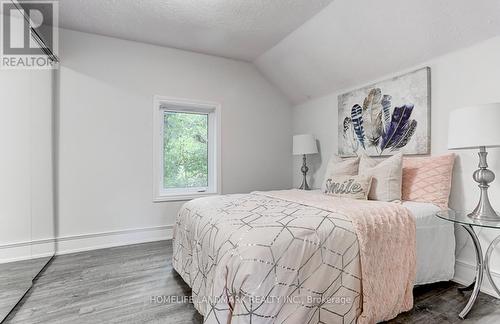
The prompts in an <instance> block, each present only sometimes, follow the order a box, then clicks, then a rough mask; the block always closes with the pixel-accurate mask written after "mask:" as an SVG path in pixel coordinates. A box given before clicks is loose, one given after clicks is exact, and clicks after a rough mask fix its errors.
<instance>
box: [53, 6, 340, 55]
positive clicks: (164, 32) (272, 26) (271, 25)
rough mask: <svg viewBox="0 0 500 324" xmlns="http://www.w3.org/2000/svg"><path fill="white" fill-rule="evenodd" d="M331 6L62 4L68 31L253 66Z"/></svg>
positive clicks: (62, 16)
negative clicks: (115, 38) (229, 59)
mask: <svg viewBox="0 0 500 324" xmlns="http://www.w3.org/2000/svg"><path fill="white" fill-rule="evenodd" d="M331 1H332V0H60V1H59V10H60V25H61V27H63V28H68V29H73V30H78V31H83V32H88V33H94V34H100V35H106V36H112V37H118V38H123V39H128V40H134V41H139V42H145V43H151V44H156V45H163V46H168V47H175V48H180V49H185V50H190V51H195V52H201V53H206V54H212V55H219V56H224V57H230V58H236V59H242V60H247V61H252V60H254V59H255V58H257V57H258V56H259V55H260V54H262V53H263V52H265V51H266V50H268V49H269V48H271V47H272V46H274V45H275V44H276V43H278V42H279V41H280V40H281V39H283V38H284V37H285V36H286V35H288V34H289V33H290V32H292V31H293V30H295V29H296V28H297V27H299V26H300V25H302V24H303V23H304V22H305V21H306V20H307V19H309V18H311V17H312V16H313V15H314V14H316V13H317V12H319V11H320V10H321V9H322V8H324V7H325V6H326V5H328V4H329V3H330V2H331Z"/></svg>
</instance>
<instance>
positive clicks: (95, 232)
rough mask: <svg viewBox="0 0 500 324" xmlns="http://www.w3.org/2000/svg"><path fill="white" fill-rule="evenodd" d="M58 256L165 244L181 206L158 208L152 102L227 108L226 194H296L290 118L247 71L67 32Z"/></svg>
mask: <svg viewBox="0 0 500 324" xmlns="http://www.w3.org/2000/svg"><path fill="white" fill-rule="evenodd" d="M60 37H61V39H60V46H61V50H60V52H61V54H60V56H61V59H62V63H61V69H60V77H59V84H60V103H59V118H58V119H59V136H58V137H59V145H58V146H59V148H58V151H59V153H58V165H59V175H58V178H59V180H58V191H59V203H58V211H59V231H58V232H59V237H61V241H60V242H59V249H60V252H61V251H62V252H64V251H70V250H81V249H87V248H92V247H97V246H109V245H115V244H123V243H132V242H135V241H137V242H138V241H148V240H155V239H162V238H164V239H166V238H168V237H169V236H170V235H171V225H172V224H173V223H174V221H175V216H176V213H177V211H178V209H179V207H180V206H181V205H182V204H183V202H164V203H153V202H152V199H153V192H152V188H153V186H152V181H153V178H152V177H153V174H152V165H153V162H152V145H153V144H152V136H153V134H152V117H153V107H152V104H153V96H154V95H163V96H171V97H178V98H186V99H196V100H206V101H212V102H218V103H220V104H221V105H222V191H223V193H225V194H227V193H237V192H249V191H252V190H267V189H280V188H288V187H290V186H291V179H290V173H291V162H290V155H291V135H292V131H291V124H292V111H291V109H290V106H289V104H288V103H287V101H286V99H285V98H284V97H282V96H281V95H280V94H279V92H277V91H276V90H275V88H274V87H272V86H271V85H270V84H269V83H268V82H267V81H266V80H265V79H264V78H263V77H262V76H261V75H260V73H259V72H258V71H257V70H256V68H255V67H254V66H253V65H251V64H249V63H244V62H240V61H235V60H228V59H224V58H218V57H214V56H208V55H201V54H195V53H192V52H186V51H180V50H176V49H169V48H164V47H158V46H152V45H146V44H141V43H136V42H130V41H124V40H119V39H115V38H109V37H102V36H97V35H91V34H85V33H80V32H74V31H68V30H62V31H61V34H60Z"/></svg>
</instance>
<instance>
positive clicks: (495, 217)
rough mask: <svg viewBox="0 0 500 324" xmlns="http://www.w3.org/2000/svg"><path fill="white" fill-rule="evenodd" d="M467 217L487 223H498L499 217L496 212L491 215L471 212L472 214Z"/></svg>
mask: <svg viewBox="0 0 500 324" xmlns="http://www.w3.org/2000/svg"><path fill="white" fill-rule="evenodd" d="M467 216H468V217H470V218H472V219H476V220H480V221H487V222H500V215H499V214H498V213H497V212H495V211H494V212H493V213H491V212H490V213H485V212H476V211H473V212H472V213H470V214H468V215H467Z"/></svg>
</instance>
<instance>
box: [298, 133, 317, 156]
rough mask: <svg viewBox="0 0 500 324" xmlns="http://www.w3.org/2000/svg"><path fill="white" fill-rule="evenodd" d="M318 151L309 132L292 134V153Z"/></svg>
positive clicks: (314, 139) (312, 152) (300, 153)
mask: <svg viewBox="0 0 500 324" xmlns="http://www.w3.org/2000/svg"><path fill="white" fill-rule="evenodd" d="M316 153H318V146H317V145H316V138H314V136H312V135H310V134H303V135H294V136H293V154H294V155H302V154H316Z"/></svg>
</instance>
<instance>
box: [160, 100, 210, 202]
mask: <svg viewBox="0 0 500 324" xmlns="http://www.w3.org/2000/svg"><path fill="white" fill-rule="evenodd" d="M154 116H155V118H154V123H155V125H154V128H155V132H154V134H155V135H154V147H155V150H154V151H155V152H154V161H155V167H154V186H155V188H154V192H155V197H154V200H155V201H169V200H188V199H192V198H195V197H199V196H204V195H210V194H216V193H219V192H220V167H219V155H220V154H219V152H220V139H219V138H220V135H219V134H220V106H219V105H218V104H213V103H203V102H195V101H188V100H179V99H171V98H164V97H155V102H154Z"/></svg>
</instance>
